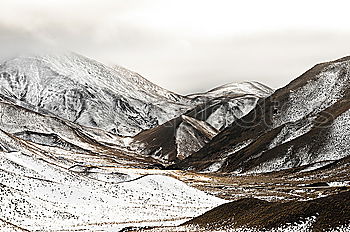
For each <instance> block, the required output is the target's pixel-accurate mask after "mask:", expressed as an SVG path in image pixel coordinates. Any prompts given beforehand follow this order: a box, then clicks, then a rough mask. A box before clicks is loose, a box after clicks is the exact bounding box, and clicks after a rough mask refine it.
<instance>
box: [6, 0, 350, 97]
mask: <svg viewBox="0 0 350 232" xmlns="http://www.w3.org/2000/svg"><path fill="white" fill-rule="evenodd" d="M348 6H350V4H349V3H347V2H346V1H332V4H329V2H327V1H308V2H303V1H288V2H280V1H277V0H273V1H272V0H270V1H264V2H261V1H257V0H255V1H244V2H239V1H229V0H218V1H214V0H204V1H197V0H188V1H185V0H180V1H176V2H175V1H164V0H163V1H160V0H148V1H147V0H146V1H142V0H139V1H136V0H129V1H122V0H119V1H118V0H117V1H112V0H105V1H103V4H102V1H94V0H86V1H83V0H74V1H68V0H62V1H54V0H49V1H40V0H32V1H24V0H12V1H6V0H5V1H2V9H3V12H2V14H1V15H0V48H1V51H2V53H1V54H2V55H1V56H0V59H1V60H4V59H6V58H7V57H9V56H12V55H14V54H17V53H18V52H20V51H21V50H23V49H25V48H28V47H30V48H31V49H34V50H35V49H36V48H37V47H36V46H38V47H40V46H41V45H42V44H44V45H45V46H53V47H60V48H64V49H66V50H71V51H74V52H77V53H79V54H81V55H84V56H87V57H89V58H92V59H95V60H98V61H100V62H102V63H105V64H107V65H120V66H123V67H126V68H128V69H130V70H132V71H135V72H137V73H139V74H141V75H142V76H144V77H145V78H147V79H149V80H150V81H152V82H154V83H156V84H157V85H159V86H162V87H164V88H166V89H169V90H171V91H174V92H177V93H180V94H190V93H194V92H200V91H206V90H209V89H212V88H214V87H216V86H220V85H223V84H226V83H231V82H242V81H258V82H261V83H263V84H265V85H268V86H270V87H272V88H279V87H282V86H284V85H286V84H287V83H289V82H290V81H291V80H293V79H294V78H296V77H298V76H299V75H301V74H302V73H304V72H305V71H306V70H308V69H309V68H311V67H312V66H314V65H315V64H317V63H320V62H325V61H329V60H334V59H338V58H341V57H344V56H346V55H350V53H349V51H350V44H349V43H348V41H349V39H350V26H348V25H347V22H348V20H347V9H348ZM310 12H312V14H310ZM311 15H312V17H311Z"/></svg>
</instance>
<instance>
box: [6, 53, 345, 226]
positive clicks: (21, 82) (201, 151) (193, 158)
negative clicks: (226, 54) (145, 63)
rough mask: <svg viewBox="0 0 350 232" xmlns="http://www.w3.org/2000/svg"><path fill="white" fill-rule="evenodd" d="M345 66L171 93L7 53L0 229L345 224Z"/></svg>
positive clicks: (49, 57) (62, 59)
mask: <svg viewBox="0 0 350 232" xmlns="http://www.w3.org/2000/svg"><path fill="white" fill-rule="evenodd" d="M349 71H350V57H344V58H342V59H339V60H335V61H331V62H325V63H322V64H318V65H316V66H314V67H312V68H311V69H310V70H308V71H306V72H305V73H304V74H302V75H301V76H300V77H297V78H296V79H295V80H294V81H292V82H291V83H289V84H288V85H286V86H285V87H283V88H281V89H277V90H273V89H271V88H269V87H268V86H266V85H264V84H261V83H258V82H243V83H231V84H226V85H223V86H220V87H216V88H213V89H211V90H209V91H207V92H203V93H194V94H191V95H188V96H182V95H179V94H176V93H173V92H171V91H168V90H166V89H163V88H161V87H159V86H157V85H155V84H153V83H151V82H150V81H148V80H146V79H145V78H143V77H142V76H141V75H139V74H138V73H135V72H132V71H129V70H127V69H125V68H122V67H119V66H115V67H109V66H106V65H104V64H102V63H100V62H97V61H95V60H92V59H89V58H86V57H84V56H81V55H79V54H76V53H72V52H55V53H53V52H50V53H41V54H33V55H29V54H26V55H21V56H18V57H14V58H12V59H9V60H7V61H5V62H3V63H2V64H0V160H1V162H0V231H4V232H5V231H6V232H7V231H57V232H58V231H60V232H63V231H350V155H349V152H350V101H349V100H350V72H349ZM204 78H205V77H204Z"/></svg>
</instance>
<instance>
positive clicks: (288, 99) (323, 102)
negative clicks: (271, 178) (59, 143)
mask: <svg viewBox="0 0 350 232" xmlns="http://www.w3.org/2000/svg"><path fill="white" fill-rule="evenodd" d="M349 69H350V58H349V57H345V58H343V59H340V60H336V61H333V62H327V63H322V64H319V65H316V66H315V67H313V68H312V69H310V70H309V71H307V72H306V73H304V74H303V75H302V76H300V77H299V78H297V79H295V80H294V81H292V82H291V83H290V84H289V85H287V86H286V87H284V88H281V89H279V90H277V91H276V92H275V93H274V94H272V95H271V96H270V97H268V98H266V99H262V100H260V101H259V102H258V104H257V106H256V107H255V109H254V110H252V111H251V112H250V113H249V114H247V115H246V116H244V117H243V118H242V119H240V120H237V121H235V123H233V125H232V126H231V127H228V128H226V129H225V130H224V131H222V132H221V133H219V134H218V135H217V136H216V137H215V138H214V139H213V140H211V141H210V142H209V143H208V144H207V145H205V146H204V147H203V148H202V149H201V150H200V151H198V152H197V153H195V154H193V155H192V156H190V157H188V158H187V159H185V160H183V161H182V162H180V163H179V164H178V165H175V167H177V168H185V169H186V168H189V169H195V170H201V171H209V172H210V171H218V170H219V171H223V172H239V173H241V172H243V173H252V172H253V173H260V172H271V171H279V170H283V169H291V168H298V167H305V168H310V166H313V167H314V168H321V167H322V166H324V165H327V164H330V163H333V162H335V161H337V160H340V159H342V158H344V157H347V156H349V150H350V143H349V142H348V141H349V136H350V126H349V120H348V119H349V112H350V105H349V96H350V84H349V83H350V74H349Z"/></svg>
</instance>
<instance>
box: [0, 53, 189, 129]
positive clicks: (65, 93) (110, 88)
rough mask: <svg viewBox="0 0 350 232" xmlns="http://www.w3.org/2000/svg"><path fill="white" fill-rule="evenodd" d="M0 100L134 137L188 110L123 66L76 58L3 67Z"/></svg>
mask: <svg viewBox="0 0 350 232" xmlns="http://www.w3.org/2000/svg"><path fill="white" fill-rule="evenodd" d="M0 86H1V87H0V96H1V95H3V96H5V97H7V98H10V99H11V100H14V101H15V102H16V103H17V104H19V105H22V106H24V107H28V106H31V109H35V110H36V111H38V112H41V111H43V110H44V111H48V112H51V113H52V114H54V115H58V116H59V117H63V118H65V119H67V120H69V121H72V122H76V123H79V124H81V125H84V126H92V127H97V128H100V129H104V130H107V131H112V132H114V133H117V134H120V135H133V134H136V133H137V132H139V131H141V130H142V129H148V128H151V127H154V126H156V125H159V124H162V123H164V122H166V121H168V120H170V119H171V118H174V117H176V116H178V115H180V114H181V113H183V112H184V111H186V110H188V109H189V108H191V107H192V106H193V104H192V103H191V102H190V101H189V100H188V99H186V98H185V97H182V96H179V95H177V94H174V93H172V92H170V91H167V90H164V89H162V88H160V87H158V86H156V85H154V84H153V83H151V82H149V81H147V80H146V79H144V78H142V77H141V76H140V75H139V74H137V73H134V72H131V71H129V70H126V69H124V68H122V67H115V68H110V67H107V66H105V65H103V64H101V63H99V62H97V61H94V60H91V59H88V58H85V57H83V56H80V55H77V54H75V53H68V52H67V53H45V54H40V55H26V56H19V57H17V58H14V59H11V60H8V61H6V62H4V63H3V64H1V65H0Z"/></svg>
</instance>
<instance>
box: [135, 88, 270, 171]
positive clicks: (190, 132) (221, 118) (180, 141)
mask: <svg viewBox="0 0 350 232" xmlns="http://www.w3.org/2000/svg"><path fill="white" fill-rule="evenodd" d="M266 90H267V89H266ZM271 93H272V90H271V89H268V91H266V92H264V94H262V93H261V94H259V95H254V94H248V93H241V92H238V93H236V92H226V93H225V94H224V95H221V96H219V95H216V96H214V97H213V96H212V95H210V94H208V95H206V94H202V96H203V97H202V99H201V100H200V101H203V103H202V104H200V105H198V106H197V107H195V108H193V109H192V110H190V111H188V112H186V113H185V114H183V115H182V116H181V117H177V118H174V119H172V120H170V121H168V122H166V123H164V124H162V125H160V126H157V127H155V128H152V129H149V130H146V131H143V132H141V133H139V134H138V135H137V136H135V137H134V140H133V144H134V147H137V149H138V153H141V154H143V155H148V156H151V157H152V158H154V159H157V160H159V161H160V162H161V163H162V164H164V165H169V164H173V163H177V162H178V161H180V160H182V159H184V158H186V157H188V156H190V155H191V154H193V153H194V152H197V151H198V150H200V149H201V148H202V147H203V146H204V145H205V144H207V143H208V142H209V141H211V140H212V139H213V138H214V137H215V136H216V135H217V134H218V133H219V132H220V131H223V130H224V129H225V128H226V127H228V126H230V125H231V124H232V123H234V122H235V121H236V120H238V119H239V118H241V117H243V116H245V115H246V114H248V113H249V112H250V111H251V110H252V109H253V108H254V107H255V105H256V103H257V102H258V100H259V99H260V98H262V97H267V96H269V95H270V94H271ZM197 100H198V99H197Z"/></svg>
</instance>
